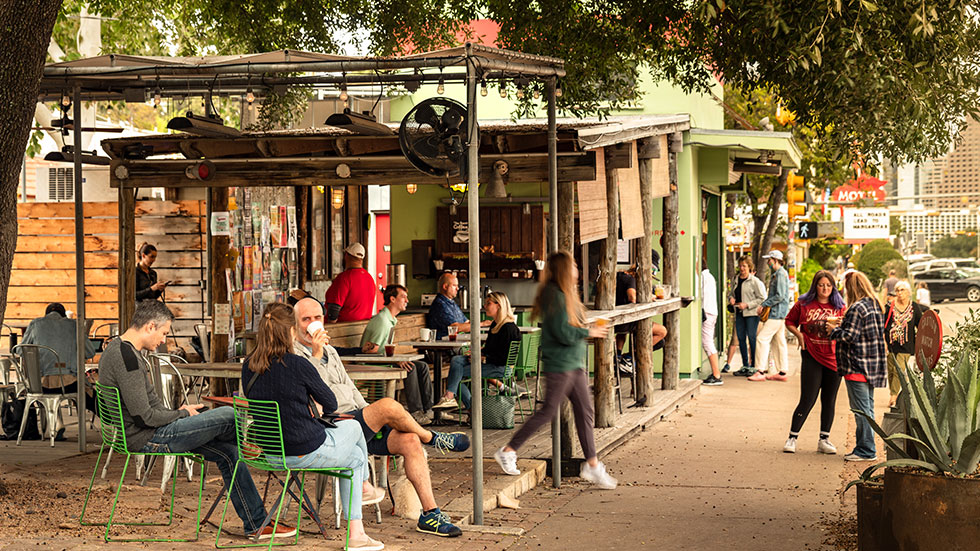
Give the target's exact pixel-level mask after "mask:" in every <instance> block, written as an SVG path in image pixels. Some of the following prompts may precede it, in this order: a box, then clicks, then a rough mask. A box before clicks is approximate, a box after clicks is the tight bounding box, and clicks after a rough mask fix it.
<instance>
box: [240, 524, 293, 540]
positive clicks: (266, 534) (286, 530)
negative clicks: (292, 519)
mask: <svg viewBox="0 0 980 551" xmlns="http://www.w3.org/2000/svg"><path fill="white" fill-rule="evenodd" d="M272 532H273V529H272V524H271V523H270V524H269V525H268V526H266V527H265V528H263V529H262V532H261V533H259V534H258V536H259V539H260V540H267V539H272ZM275 533H276V537H277V538H290V537H293V536H295V535H296V529H295V528H290V527H289V526H286V525H285V524H280V525H279V527H278V528H276V529H275ZM250 537H253V538H254V537H255V532H252V533H251V534H250Z"/></svg>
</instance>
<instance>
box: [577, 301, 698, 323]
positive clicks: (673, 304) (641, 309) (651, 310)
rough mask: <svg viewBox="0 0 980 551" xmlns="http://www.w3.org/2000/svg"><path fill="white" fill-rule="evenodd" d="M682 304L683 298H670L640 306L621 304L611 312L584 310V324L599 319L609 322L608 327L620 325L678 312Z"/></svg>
mask: <svg viewBox="0 0 980 551" xmlns="http://www.w3.org/2000/svg"><path fill="white" fill-rule="evenodd" d="M684 302H685V298H684V297H672V298H668V299H662V300H655V301H653V302H644V303H640V304H623V305H622V306H616V307H615V308H613V309H612V310H586V311H585V323H589V324H591V323H595V321H596V320H598V319H599V318H604V319H607V320H609V323H610V325H622V324H624V323H630V322H634V321H639V320H641V319H646V318H649V317H652V316H659V315H661V314H665V313H667V312H673V311H675V310H680V309H681V308H682V307H683V306H684Z"/></svg>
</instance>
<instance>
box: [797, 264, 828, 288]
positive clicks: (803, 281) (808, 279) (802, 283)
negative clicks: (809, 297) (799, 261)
mask: <svg viewBox="0 0 980 551" xmlns="http://www.w3.org/2000/svg"><path fill="white" fill-rule="evenodd" d="M822 269H823V266H821V265H820V263H819V262H817V261H816V260H814V259H812V258H808V259H806V260H804V261H803V265H802V266H800V269H799V271H798V272H797V273H796V283H797V285H799V287H800V294H801V295H802V294H803V293H805V292H807V291H809V290H810V284H811V283H813V276H814V275H816V273H817V272H819V271H820V270H822Z"/></svg>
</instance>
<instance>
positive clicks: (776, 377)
mask: <svg viewBox="0 0 980 551" xmlns="http://www.w3.org/2000/svg"><path fill="white" fill-rule="evenodd" d="M766 380H767V381H782V382H784V383H785V382H786V381H788V380H789V377H787V376H786V375H783V374H782V373H773V374H772V375H766Z"/></svg>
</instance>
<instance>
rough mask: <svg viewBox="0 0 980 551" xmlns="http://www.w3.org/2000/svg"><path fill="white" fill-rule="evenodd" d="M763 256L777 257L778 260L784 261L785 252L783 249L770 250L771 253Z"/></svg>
mask: <svg viewBox="0 0 980 551" xmlns="http://www.w3.org/2000/svg"><path fill="white" fill-rule="evenodd" d="M762 258H775V259H776V260H778V261H780V262H782V260H783V252H782V251H769V254H766V255H764V256H763V257H762Z"/></svg>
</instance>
